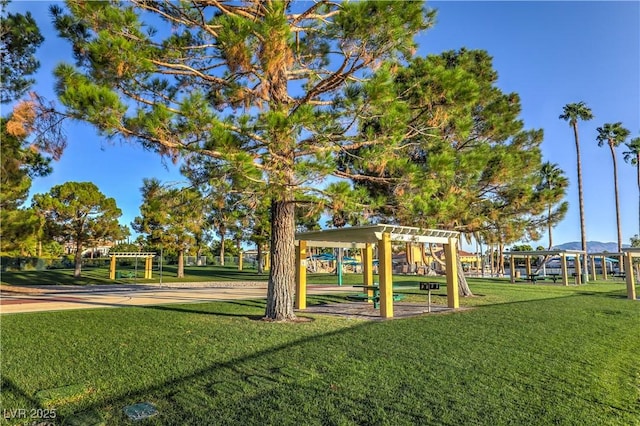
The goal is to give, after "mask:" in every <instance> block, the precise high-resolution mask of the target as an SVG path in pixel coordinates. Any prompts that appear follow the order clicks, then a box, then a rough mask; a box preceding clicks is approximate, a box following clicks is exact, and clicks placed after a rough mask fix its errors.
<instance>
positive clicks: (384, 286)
mask: <svg viewBox="0 0 640 426" xmlns="http://www.w3.org/2000/svg"><path fill="white" fill-rule="evenodd" d="M378 256H379V259H378V268H379V269H380V316H381V317H383V318H393V276H392V274H391V268H392V264H391V257H392V254H391V235H390V234H389V233H388V232H383V233H382V239H381V240H380V241H378Z"/></svg>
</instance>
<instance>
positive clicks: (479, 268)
mask: <svg viewBox="0 0 640 426" xmlns="http://www.w3.org/2000/svg"><path fill="white" fill-rule="evenodd" d="M476 264H477V265H478V266H477V270H478V275H480V274H482V272H483V271H482V254H480V256H478V260H476Z"/></svg>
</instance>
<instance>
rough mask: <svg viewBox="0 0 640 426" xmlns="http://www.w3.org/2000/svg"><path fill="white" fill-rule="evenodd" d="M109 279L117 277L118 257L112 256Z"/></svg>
mask: <svg viewBox="0 0 640 426" xmlns="http://www.w3.org/2000/svg"><path fill="white" fill-rule="evenodd" d="M109 279H110V280H115V279H116V257H115V256H111V263H110V264H109Z"/></svg>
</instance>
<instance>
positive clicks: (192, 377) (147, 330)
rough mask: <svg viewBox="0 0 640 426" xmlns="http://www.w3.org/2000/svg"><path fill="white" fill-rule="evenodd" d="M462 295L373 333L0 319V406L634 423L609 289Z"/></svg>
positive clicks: (170, 309)
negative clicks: (450, 304)
mask: <svg viewBox="0 0 640 426" xmlns="http://www.w3.org/2000/svg"><path fill="white" fill-rule="evenodd" d="M319 278H321V277H319ZM328 278H331V277H327V279H328ZM333 278H334V279H335V277H333ZM402 279H406V280H410V279H413V278H412V277H407V278H399V277H398V281H399V280H402ZM3 281H5V276H4V274H3ZM470 283H471V288H472V290H473V291H474V293H476V294H477V296H476V297H474V298H469V299H463V300H462V304H463V305H466V306H475V307H476V309H472V310H467V311H464V312H459V313H454V314H445V315H442V314H439V315H425V316H421V317H416V318H411V319H402V320H400V319H398V320H392V321H383V322H367V321H359V320H347V319H343V318H333V317H327V316H312V315H307V314H300V315H302V316H307V317H311V319H312V321H309V322H302V323H293V324H274V323H267V322H262V321H259V318H260V317H261V316H262V315H263V313H264V303H263V302H261V301H238V302H233V303H231V302H226V303H208V304H195V305H194V304H189V305H170V306H156V307H145V308H123V309H96V310H83V311H66V312H51V313H37V314H14V315H4V316H2V317H1V323H0V325H1V331H2V334H1V336H0V339H1V340H0V343H1V345H2V346H1V347H2V358H1V365H0V366H1V369H0V371H1V373H2V392H1V397H0V406H1V408H2V410H3V413H4V414H6V413H8V412H9V413H10V412H11V410H15V409H19V408H24V409H26V410H27V413H29V411H28V410H31V409H32V410H37V409H54V410H55V413H56V417H57V418H56V422H57V424H96V423H99V422H102V423H103V424H106V425H118V424H131V421H130V420H128V419H127V417H126V416H125V414H124V412H123V409H124V407H126V406H128V405H130V404H134V403H138V402H151V403H153V404H154V405H155V406H156V407H157V409H158V412H159V414H158V415H157V416H155V417H152V418H150V419H148V420H145V421H143V422H141V423H140V424H176V425H204V424H207V425H210V424H242V425H252V424H256V425H258V424H260V425H264V424H281V425H288V424H312V425H313V424H318V425H321V424H322V425H325V424H329V425H331V424H335V425H343V424H344V425H350V424H353V425H402V424H407V425H410V424H434V425H459V424H464V425H469V424H477V425H484V424H492V425H501V424H517V425H520V424H527V425H529V424H535V425H546V424H549V425H551V424H554V425H634V424H636V425H637V424H640V303H637V302H634V301H630V300H628V299H626V294H625V290H624V288H625V287H624V284H623V283H622V282H615V283H595V284H588V285H585V286H581V287H562V286H552V285H535V286H532V285H526V284H518V285H509V284H506V283H504V282H494V281H491V280H470ZM404 292H406V293H407V294H409V296H410V298H416V299H417V298H421V300H422V301H424V293H422V294H420V292H419V291H417V290H412V289H407V290H404ZM437 297H439V298H441V299H442V300H444V293H440V292H438V296H437ZM310 299H311V303H325V302H328V301H335V300H337V296H326V297H315V298H310ZM14 412H15V411H14ZM34 412H35V413H37V411H34ZM8 422H9V423H15V424H27V423H25V422H24V419H15V418H14V419H12V420H10V421H8ZM28 424H32V423H28Z"/></svg>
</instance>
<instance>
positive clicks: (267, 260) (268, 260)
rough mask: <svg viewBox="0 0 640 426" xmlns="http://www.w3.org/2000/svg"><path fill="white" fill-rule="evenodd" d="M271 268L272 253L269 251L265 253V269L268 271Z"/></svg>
mask: <svg viewBox="0 0 640 426" xmlns="http://www.w3.org/2000/svg"><path fill="white" fill-rule="evenodd" d="M269 269H271V253H270V252H269V251H267V252H265V254H264V270H265V271H268V270H269Z"/></svg>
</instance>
